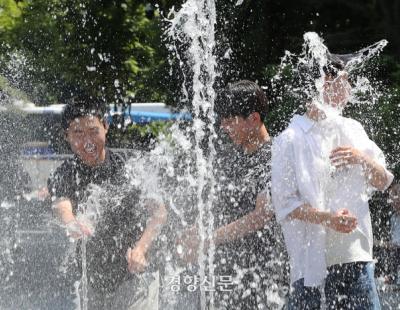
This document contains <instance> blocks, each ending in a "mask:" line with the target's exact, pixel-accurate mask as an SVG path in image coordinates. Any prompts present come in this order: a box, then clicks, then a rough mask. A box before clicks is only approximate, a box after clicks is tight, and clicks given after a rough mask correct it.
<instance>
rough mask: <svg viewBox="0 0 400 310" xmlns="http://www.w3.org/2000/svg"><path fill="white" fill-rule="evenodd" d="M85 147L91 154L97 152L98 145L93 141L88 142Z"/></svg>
mask: <svg viewBox="0 0 400 310" xmlns="http://www.w3.org/2000/svg"><path fill="white" fill-rule="evenodd" d="M83 148H84V149H85V152H86V153H87V154H90V155H94V154H96V145H95V144H93V143H91V142H86V143H85V145H84V146H83Z"/></svg>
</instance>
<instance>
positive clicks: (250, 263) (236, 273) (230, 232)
mask: <svg viewBox="0 0 400 310" xmlns="http://www.w3.org/2000/svg"><path fill="white" fill-rule="evenodd" d="M215 111H216V114H217V117H218V122H219V124H220V128H221V129H222V131H223V132H224V133H225V134H227V135H228V136H229V140H230V141H231V142H232V145H224V146H223V147H222V149H221V150H220V152H219V156H218V157H217V164H216V166H215V167H214V168H215V176H216V181H217V188H216V196H217V201H216V203H215V206H214V221H215V230H214V232H213V235H212V242H213V243H214V244H215V246H216V257H215V264H216V268H215V276H216V280H217V281H219V280H221V279H223V280H225V282H230V283H228V284H227V286H226V291H223V290H221V289H220V287H218V285H217V288H216V289H217V290H216V294H215V297H214V299H215V303H216V304H217V305H218V307H220V308H221V309H241V310H244V309H279V308H281V307H282V306H283V303H284V300H285V292H284V291H285V287H286V288H287V285H286V281H285V277H286V273H287V271H286V268H285V267H286V264H285V263H286V258H285V249H284V246H283V241H282V240H281V234H280V231H279V228H278V226H277V225H276V222H275V220H274V214H273V210H272V207H271V205H270V199H269V181H270V156H271V155H270V148H271V138H270V136H269V133H268V130H267V128H266V127H265V124H264V120H265V117H266V115H267V111H268V102H267V98H266V96H265V94H264V92H263V90H262V89H261V88H260V87H259V86H258V85H257V84H256V83H254V82H251V81H247V80H242V81H238V82H235V83H232V84H229V85H228V86H227V87H226V89H225V90H224V91H222V92H221V93H219V95H218V98H217V100H216V103H215ZM186 236H187V240H186V241H187V244H191V245H192V252H191V251H190V248H189V249H187V250H186V252H185V253H188V254H189V255H190V254H191V253H197V249H194V250H193V248H194V247H193V244H196V243H195V242H193V239H194V238H195V236H194V232H193V231H189V232H188V234H186ZM210 241H211V240H209V241H207V242H206V245H207V244H209V242H210ZM221 277H222V278H221ZM220 282H221V281H220Z"/></svg>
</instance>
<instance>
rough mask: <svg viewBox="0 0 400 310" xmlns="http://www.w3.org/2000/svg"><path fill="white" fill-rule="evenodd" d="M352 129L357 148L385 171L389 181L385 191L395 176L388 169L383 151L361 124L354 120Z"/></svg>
mask: <svg viewBox="0 0 400 310" xmlns="http://www.w3.org/2000/svg"><path fill="white" fill-rule="evenodd" d="M352 127H353V128H352V132H353V135H354V137H355V139H354V141H355V147H356V148H357V149H360V150H361V151H363V152H364V153H365V154H366V155H367V156H369V157H370V158H372V159H373V160H374V161H375V162H377V163H378V164H380V165H381V166H382V167H383V168H384V169H385V173H386V179H387V183H386V186H385V189H386V188H388V187H389V186H390V184H391V183H392V181H393V178H394V176H393V174H392V173H391V172H390V171H389V170H388V169H387V168H386V160H385V155H384V154H383V152H382V150H381V149H380V148H379V147H378V146H377V145H376V143H375V142H374V141H372V140H371V139H370V138H369V137H368V135H367V133H366V132H365V130H364V128H363V126H362V125H361V124H360V123H359V122H357V121H354V120H353V122H352ZM371 187H372V186H371ZM371 189H372V188H371ZM374 190H375V189H374Z"/></svg>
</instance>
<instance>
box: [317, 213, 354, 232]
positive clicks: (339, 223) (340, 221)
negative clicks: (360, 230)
mask: <svg viewBox="0 0 400 310" xmlns="http://www.w3.org/2000/svg"><path fill="white" fill-rule="evenodd" d="M325 226H327V227H329V228H331V229H333V230H336V231H338V232H341V233H346V234H348V233H351V232H352V231H353V230H354V229H356V227H357V218H356V217H355V216H354V215H353V214H351V213H350V212H349V210H347V209H340V210H339V211H337V212H336V213H334V214H332V215H331V216H330V218H329V219H328V220H326V221H325Z"/></svg>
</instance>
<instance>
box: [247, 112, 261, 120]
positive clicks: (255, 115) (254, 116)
mask: <svg viewBox="0 0 400 310" xmlns="http://www.w3.org/2000/svg"><path fill="white" fill-rule="evenodd" d="M249 118H250V119H251V120H252V121H253V122H261V116H260V113H258V112H253V113H251V114H250V115H249Z"/></svg>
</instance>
